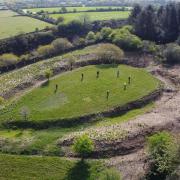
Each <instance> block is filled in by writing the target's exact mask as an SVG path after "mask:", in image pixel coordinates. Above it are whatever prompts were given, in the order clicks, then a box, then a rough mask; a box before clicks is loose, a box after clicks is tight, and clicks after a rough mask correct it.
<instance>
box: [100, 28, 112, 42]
mask: <svg viewBox="0 0 180 180" xmlns="http://www.w3.org/2000/svg"><path fill="white" fill-rule="evenodd" d="M111 33H112V29H111V28H110V27H104V28H102V29H101V31H100V34H101V37H102V39H104V40H108V38H109V35H110V34H111Z"/></svg>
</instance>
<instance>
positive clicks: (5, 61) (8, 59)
mask: <svg viewBox="0 0 180 180" xmlns="http://www.w3.org/2000/svg"><path fill="white" fill-rule="evenodd" d="M18 60H19V58H18V57H17V56H16V55H14V54H10V53H9V54H3V55H1V56H0V66H2V67H3V66H9V65H14V64H16V63H17V62H18Z"/></svg>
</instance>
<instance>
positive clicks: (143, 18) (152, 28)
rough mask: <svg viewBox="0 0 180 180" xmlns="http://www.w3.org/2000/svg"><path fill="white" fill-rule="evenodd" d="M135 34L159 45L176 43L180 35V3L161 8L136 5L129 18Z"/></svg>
mask: <svg viewBox="0 0 180 180" xmlns="http://www.w3.org/2000/svg"><path fill="white" fill-rule="evenodd" d="M129 22H130V23H131V24H133V26H134V30H135V33H136V34H137V35H138V36H140V37H141V38H143V39H146V40H151V41H156V42H158V43H169V42H174V41H175V40H177V39H178V36H179V35H180V3H170V4H167V5H166V6H161V7H159V8H157V7H153V6H152V5H149V6H147V7H144V8H143V7H141V6H140V5H136V6H135V7H134V9H133V11H132V13H131V16H130V17H129Z"/></svg>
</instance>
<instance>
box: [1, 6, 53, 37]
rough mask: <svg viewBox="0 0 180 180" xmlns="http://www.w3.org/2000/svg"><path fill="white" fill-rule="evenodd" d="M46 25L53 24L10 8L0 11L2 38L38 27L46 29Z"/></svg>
mask: <svg viewBox="0 0 180 180" xmlns="http://www.w3.org/2000/svg"><path fill="white" fill-rule="evenodd" d="M46 26H49V27H50V26H52V25H51V24H49V23H46V22H43V21H40V20H37V19H33V18H30V17H27V16H19V15H18V14H16V13H15V12H12V11H10V10H7V11H6V10H5V11H0V27H1V28H0V39H3V38H7V37H10V36H15V35H18V34H21V33H28V32H33V31H35V29H36V28H38V29H44V28H45V27H46Z"/></svg>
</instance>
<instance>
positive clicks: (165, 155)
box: [148, 132, 177, 178]
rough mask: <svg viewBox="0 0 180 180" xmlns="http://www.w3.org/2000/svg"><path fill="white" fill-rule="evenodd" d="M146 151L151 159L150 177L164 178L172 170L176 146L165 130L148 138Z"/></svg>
mask: <svg viewBox="0 0 180 180" xmlns="http://www.w3.org/2000/svg"><path fill="white" fill-rule="evenodd" d="M148 152H149V155H150V159H151V171H150V173H149V176H150V177H155V176H156V177H159V178H165V177H166V176H167V175H168V174H170V173H171V172H172V171H173V170H174V168H175V167H174V165H175V164H174V163H175V159H176V156H177V146H176V145H175V142H174V139H173V138H172V136H171V135H170V134H169V133H167V132H160V133H157V134H155V135H153V136H151V137H149V138H148Z"/></svg>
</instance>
